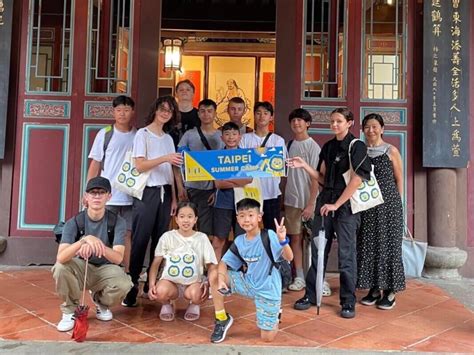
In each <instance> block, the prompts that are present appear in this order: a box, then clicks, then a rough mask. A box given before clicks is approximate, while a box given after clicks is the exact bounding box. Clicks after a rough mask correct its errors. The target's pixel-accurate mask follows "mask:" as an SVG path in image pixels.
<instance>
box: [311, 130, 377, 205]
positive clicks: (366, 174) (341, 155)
mask: <svg viewBox="0 0 474 355" xmlns="http://www.w3.org/2000/svg"><path fill="white" fill-rule="evenodd" d="M355 138H356V137H354V135H352V133H348V134H347V135H346V136H345V137H344V139H343V140H342V141H338V140H337V139H336V138H333V139H331V140H330V141H329V142H327V143H326V144H324V146H323V148H322V149H321V153H320V154H319V163H318V169H317V170H318V171H321V164H322V162H323V161H324V165H325V167H326V173H325V175H324V187H323V191H322V192H321V195H322V196H321V198H322V199H323V201H322V202H323V203H334V202H336V200H337V199H338V198H339V196H341V194H342V192H343V191H344V189H345V188H346V182H345V181H344V177H343V175H342V174H344V173H345V172H346V171H347V170H348V169H349V156H348V150H349V144H350V143H351V141H352V140H353V139H355ZM351 161H352V166H353V168H354V169H357V170H356V171H355V172H356V174H357V175H359V176H360V177H361V178H362V179H364V180H369V179H370V170H371V164H370V160H369V159H368V158H367V146H366V145H365V144H364V142H362V141H356V142H355V143H354V144H353V145H352V149H351Z"/></svg>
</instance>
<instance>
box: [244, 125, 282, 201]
mask: <svg viewBox="0 0 474 355" xmlns="http://www.w3.org/2000/svg"><path fill="white" fill-rule="evenodd" d="M264 139H265V137H259V136H257V135H256V134H255V133H254V132H251V133H245V134H244V135H243V136H242V139H241V140H240V147H241V148H258V147H260V146H261V145H262V143H263V141H264ZM265 147H283V148H284V151H285V154H286V148H285V140H284V139H283V138H282V137H280V136H279V135H278V134H275V133H272V135H271V136H270V137H269V138H268V141H267V142H266V143H265ZM260 185H261V186H262V196H263V199H264V200H269V199H273V198H277V197H278V196H280V195H281V191H280V178H279V177H273V178H260Z"/></svg>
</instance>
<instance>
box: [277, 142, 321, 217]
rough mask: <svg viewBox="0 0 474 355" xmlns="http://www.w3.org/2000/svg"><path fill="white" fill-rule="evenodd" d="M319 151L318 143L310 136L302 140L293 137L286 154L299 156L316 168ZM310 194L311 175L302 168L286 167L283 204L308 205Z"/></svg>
mask: <svg viewBox="0 0 474 355" xmlns="http://www.w3.org/2000/svg"><path fill="white" fill-rule="evenodd" d="M320 152H321V148H320V147H319V145H318V143H316V142H315V141H314V139H313V138H311V137H310V138H307V139H305V140H303V141H297V140H296V139H295V140H294V141H293V143H292V144H291V146H290V151H289V152H288V156H289V157H290V158H293V157H301V158H302V159H303V160H304V161H305V162H306V163H308V164H309V165H310V166H311V167H313V168H314V169H316V167H317V166H318V162H319V153H320ZM310 194H311V177H310V176H309V174H308V173H307V172H306V171H305V170H304V169H288V177H287V180H286V187H285V201H284V204H285V206H291V207H295V208H300V209H304V208H305V207H306V206H307V205H308V202H309V196H310ZM311 202H314V201H311Z"/></svg>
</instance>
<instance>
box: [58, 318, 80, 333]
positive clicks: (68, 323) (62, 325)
mask: <svg viewBox="0 0 474 355" xmlns="http://www.w3.org/2000/svg"><path fill="white" fill-rule="evenodd" d="M75 322H76V321H75V319H74V313H63V317H62V318H61V321H60V322H59V323H58V325H57V326H56V328H57V329H58V330H59V331H60V332H68V331H70V330H71V329H72V328H74V323H75Z"/></svg>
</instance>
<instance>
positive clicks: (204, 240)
mask: <svg viewBox="0 0 474 355" xmlns="http://www.w3.org/2000/svg"><path fill="white" fill-rule="evenodd" d="M184 243H186V244H188V246H189V247H190V248H191V249H192V250H193V251H194V252H195V253H196V255H197V259H198V261H199V272H200V275H203V274H204V265H206V264H215V265H217V258H216V254H215V252H214V248H213V247H212V244H211V242H210V241H209V238H208V237H207V235H205V234H204V233H202V232H195V233H194V234H193V235H192V236H190V237H183V236H182V235H181V234H179V232H178V231H177V230H176V229H173V230H171V231H168V232H166V233H164V234H163V235H162V236H161V238H160V240H159V242H158V245H157V246H156V249H155V256H165V255H167V254H170V253H171V252H172V251H174V250H175V249H177V248H179V247H181V246H182V245H183V244H184Z"/></svg>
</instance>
